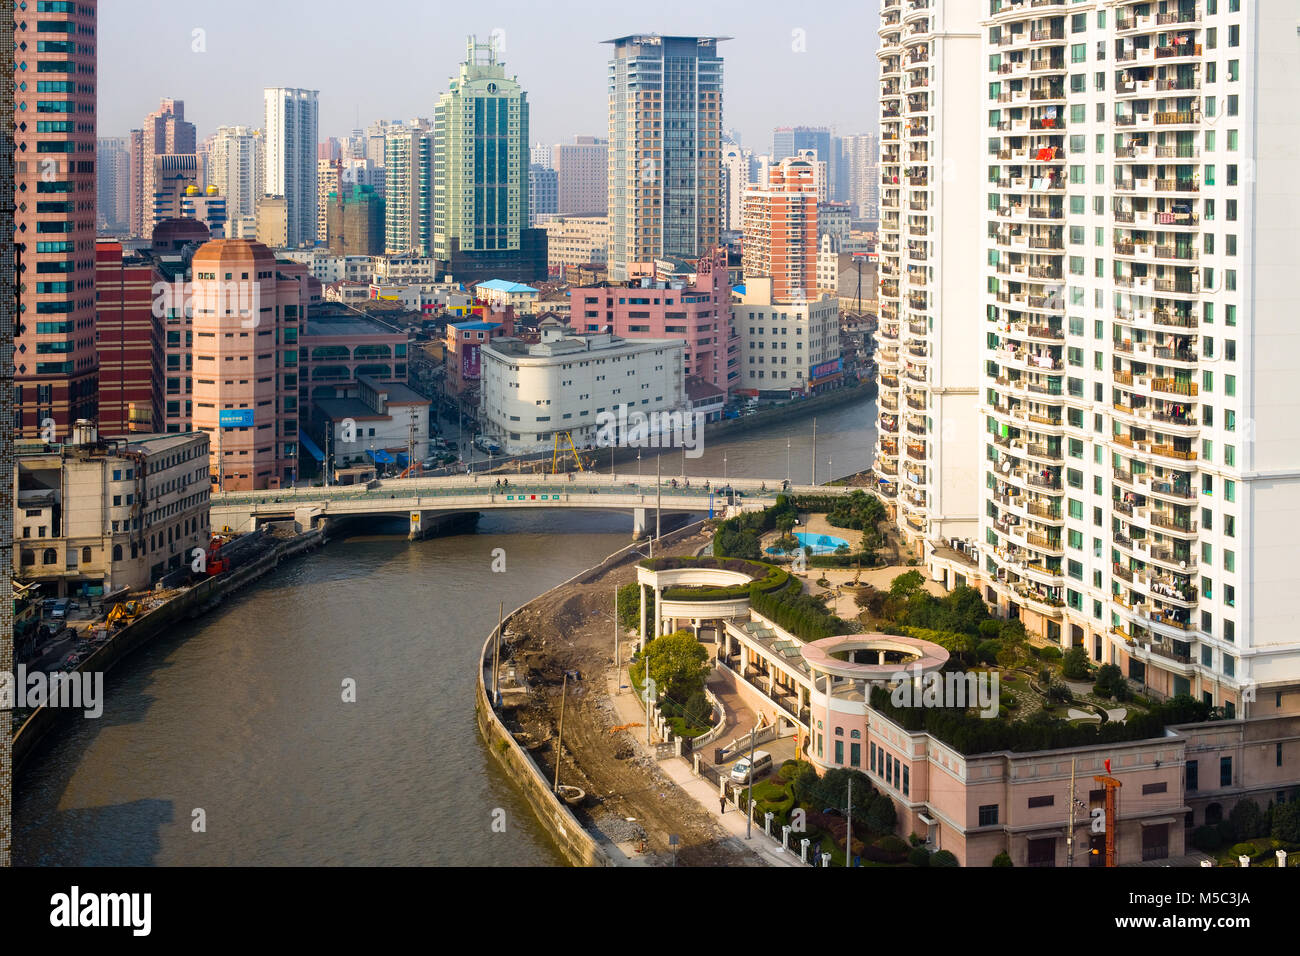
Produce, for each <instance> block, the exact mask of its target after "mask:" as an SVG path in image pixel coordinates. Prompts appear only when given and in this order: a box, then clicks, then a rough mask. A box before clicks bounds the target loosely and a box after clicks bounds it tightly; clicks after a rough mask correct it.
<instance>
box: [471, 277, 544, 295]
mask: <svg viewBox="0 0 1300 956" xmlns="http://www.w3.org/2000/svg"><path fill="white" fill-rule="evenodd" d="M475 288H476V289H490V290H492V291H493V292H510V293H520V294H522V293H527V292H536V291H537V290H536V289H534V288H533V287H532V286H530V285H524V284H523V283H522V282H510V281H507V280H506V279H488V280H487V281H486V282H480V283H479V284H478V285H477V286H475Z"/></svg>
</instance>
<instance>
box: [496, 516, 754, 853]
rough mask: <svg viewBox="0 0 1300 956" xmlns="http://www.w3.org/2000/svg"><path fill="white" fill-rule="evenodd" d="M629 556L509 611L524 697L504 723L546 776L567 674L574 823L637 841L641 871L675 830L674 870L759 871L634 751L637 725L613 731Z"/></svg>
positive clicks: (566, 775)
mask: <svg viewBox="0 0 1300 956" xmlns="http://www.w3.org/2000/svg"><path fill="white" fill-rule="evenodd" d="M708 540H709V538H708V537H707V536H706V535H704V534H696V535H694V536H692V537H690V538H687V539H685V540H683V541H680V542H677V543H675V544H674V545H672V546H670V547H666V548H664V549H663V554H665V555H667V554H694V553H695V552H696V551H697V550H698V549H699V548H700V547H701V545H703V544H705V543H706V542H707V541H708ZM636 560H638V558H637V557H636V556H635V555H633V556H631V557H630V558H629V560H628V561H627V562H626V563H625V564H623V565H620V566H619V567H617V568H615V569H613V570H612V571H609V572H607V573H605V574H604V575H601V576H600V577H596V578H593V579H590V580H588V579H581V580H579V581H578V582H575V583H573V584H570V585H569V586H567V587H565V588H563V589H561V590H558V591H553V592H550V593H548V594H545V595H543V596H542V597H540V598H538V599H537V600H536V601H533V602H532V603H531V604H529V605H528V607H526V608H525V609H523V610H522V611H520V612H519V613H518V614H517V615H515V617H514V618H513V619H512V621H511V623H510V625H509V626H508V627H507V629H506V635H505V637H506V646H507V647H509V648H510V663H512V664H513V665H514V668H515V673H516V676H517V677H518V678H521V679H522V680H523V681H524V682H525V683H526V684H527V685H528V687H529V688H530V693H529V694H528V695H527V698H526V702H525V703H523V704H521V705H520V706H518V707H516V708H514V709H513V711H511V710H505V711H503V712H502V718H503V720H504V721H505V723H506V726H507V727H509V728H510V729H511V730H512V731H516V732H518V731H522V732H523V733H524V734H526V735H527V736H526V737H524V738H523V739H522V740H521V741H520V742H521V743H522V744H524V746H527V747H528V748H529V751H530V754H531V756H532V758H533V759H534V761H536V763H537V764H538V766H539V767H540V768H541V770H542V772H543V773H544V774H546V775H547V776H548V777H552V776H553V775H554V773H555V739H556V735H557V732H558V724H559V716H560V696H561V689H562V685H563V679H564V673H565V672H566V671H568V672H569V673H570V675H571V676H570V679H569V683H568V691H567V694H566V702H565V706H564V761H563V764H562V766H561V768H560V783H561V784H568V785H572V786H577V787H581V788H583V789H584V790H585V791H586V792H587V798H586V801H585V803H584V804H583V805H582V806H581V807H577V808H574V812H575V813H576V814H577V816H578V818H579V820H581V821H582V822H583V824H584V825H585V826H587V827H588V829H593V830H599V831H600V832H601V833H602V834H604V835H605V836H606V837H608V839H609V840H610V841H611V842H613V843H615V844H620V843H622V844H628V843H631V844H635V843H637V842H638V841H639V840H640V839H641V838H642V837H644V838H645V839H646V841H647V852H646V854H644V855H637V856H636V859H635V860H634V861H633V862H636V863H638V864H641V865H646V864H648V865H652V866H654V865H661V866H669V865H672V863H673V853H672V848H671V847H670V846H669V844H668V835H669V834H677V835H678V836H679V837H680V843H679V845H678V846H677V848H676V849H677V853H676V864H677V865H678V866H760V865H762V861H761V860H760V859H759V857H758V856H757V855H756V854H754V853H753V852H752V851H750V850H748V849H746V848H745V847H744V846H743V845H741V844H739V843H738V842H737V841H736V840H734V839H733V838H731V837H730V836H729V835H728V834H727V833H725V831H723V830H722V828H721V827H719V826H718V825H717V824H716V823H714V821H713V820H712V819H711V817H710V816H709V814H707V813H706V812H705V811H704V810H703V809H702V808H701V807H700V806H699V804H698V803H696V802H695V800H694V799H692V798H691V797H690V796H689V795H688V794H686V793H684V792H682V791H681V790H680V789H678V788H677V787H676V786H675V785H674V784H673V783H672V782H671V781H669V780H668V778H667V777H665V776H664V775H663V774H662V773H661V772H660V771H659V768H658V766H657V764H656V762H655V761H654V759H653V758H651V757H647V756H640V755H638V752H637V750H636V749H635V748H634V747H633V740H632V737H631V734H633V733H636V734H638V735H639V737H640V739H641V740H644V733H645V730H644V727H643V726H638V727H634V728H631V729H630V730H619V731H617V732H614V733H611V728H612V727H614V726H615V719H616V718H615V711H614V707H613V704H612V702H611V701H610V699H609V696H608V688H609V685H610V680H611V679H612V676H613V674H612V671H613V666H614V653H613V633H612V631H613V625H612V623H611V621H610V616H609V615H610V603H611V601H610V591H611V589H612V586H614V585H618V586H620V587H621V586H622V585H624V584H627V583H629V582H631V581H634V580H635V579H636V572H635V570H634V568H635V564H634V562H635V561H636ZM632 646H633V645H632V644H631V643H630V642H629V643H627V644H625V645H624V647H625V648H626V650H625V652H624V653H625V654H630V652H631V649H632ZM575 672H576V679H575V677H574V674H575ZM629 817H632V818H635V820H634V822H629V821H628V818H629Z"/></svg>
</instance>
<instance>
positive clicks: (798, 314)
mask: <svg viewBox="0 0 1300 956" xmlns="http://www.w3.org/2000/svg"><path fill="white" fill-rule="evenodd" d="M731 321H732V325H733V327H734V328H735V330H736V334H737V335H738V336H739V339H740V373H741V374H740V378H739V379H737V380H736V383H735V385H734V386H733V391H737V390H738V391H739V392H740V393H742V394H746V395H752V396H755V397H757V398H771V399H786V398H789V397H790V396H791V395H794V394H809V393H811V392H812V391H814V390H816V389H818V388H821V387H823V386H826V385H829V384H831V383H833V382H835V381H838V380H839V378H840V377H841V375H842V372H843V369H842V367H841V363H840V315H839V300H838V298H836V297H835V296H831V295H823V296H821V297H820V298H817V299H809V300H805V301H800V302H794V303H775V304H774V303H773V302H772V280H771V279H770V278H768V277H766V276H763V277H752V278H746V280H745V294H744V295H743V296H741V300H740V302H738V303H735V304H733V305H732V306H731Z"/></svg>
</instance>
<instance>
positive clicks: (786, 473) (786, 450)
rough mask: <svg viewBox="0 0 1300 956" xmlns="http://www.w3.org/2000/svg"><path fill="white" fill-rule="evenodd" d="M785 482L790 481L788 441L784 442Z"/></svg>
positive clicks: (787, 439)
mask: <svg viewBox="0 0 1300 956" xmlns="http://www.w3.org/2000/svg"><path fill="white" fill-rule="evenodd" d="M785 480H786V481H787V482H788V481H789V480H790V439H789V438H788V437H787V438H786V440H785Z"/></svg>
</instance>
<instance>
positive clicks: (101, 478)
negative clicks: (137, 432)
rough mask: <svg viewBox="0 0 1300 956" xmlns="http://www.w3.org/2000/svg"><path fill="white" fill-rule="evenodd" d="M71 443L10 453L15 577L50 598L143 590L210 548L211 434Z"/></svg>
mask: <svg viewBox="0 0 1300 956" xmlns="http://www.w3.org/2000/svg"><path fill="white" fill-rule="evenodd" d="M74 432H75V435H76V443H75V444H74V443H71V442H70V443H68V444H65V445H63V446H61V447H59V448H57V449H56V450H53V451H44V452H39V453H37V454H23V455H17V456H15V461H16V468H15V471H14V477H13V479H12V480H13V481H14V502H15V521H14V538H15V541H14V550H15V552H16V554H15V558H16V560H15V565H16V566H15V568H14V572H15V577H16V578H17V579H18V580H20V581H24V582H38V583H40V584H42V585H43V589H44V590H45V591H46V593H48V594H50V595H51V596H68V595H74V594H93V595H99V594H106V593H110V592H112V591H114V590H117V589H120V588H122V587H131V588H145V587H148V586H149V585H150V584H151V583H152V582H153V581H155V580H157V579H158V578H159V577H161V576H162V575H164V574H165V573H167V572H168V571H174V570H176V569H177V568H180V567H181V566H182V565H188V564H189V563H190V560H191V552H192V551H193V549H194V548H196V547H202V548H205V549H206V547H207V545H208V538H209V530H210V529H209V527H208V497H209V489H210V487H211V482H210V478H209V474H208V436H207V435H206V434H204V433H202V432H189V433H187V434H182V435H159V436H142V437H141V438H140V439H139V440H133V441H130V442H126V441H124V440H120V439H115V440H111V441H106V442H99V441H98V440H97V439H96V435H95V429H94V426H93V425H92V424H90V423H89V422H80V423H78V426H77V428H76V429H75V430H74Z"/></svg>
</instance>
